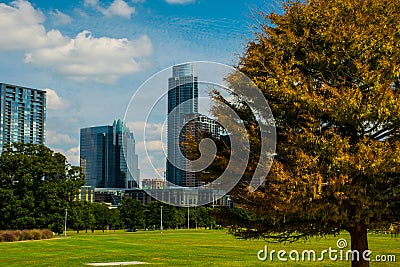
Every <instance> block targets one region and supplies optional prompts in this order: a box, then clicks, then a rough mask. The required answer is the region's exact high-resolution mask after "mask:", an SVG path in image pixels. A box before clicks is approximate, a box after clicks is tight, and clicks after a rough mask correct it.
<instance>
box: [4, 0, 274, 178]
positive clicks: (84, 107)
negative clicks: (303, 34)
mask: <svg viewBox="0 0 400 267" xmlns="http://www.w3.org/2000/svg"><path fill="white" fill-rule="evenodd" d="M261 6H264V7H263V9H265V1H263V0H258V1H255V0H252V1H235V0H231V1H228V0H110V1H97V0H82V1H65V0H56V1H44V0H32V1H22V0H18V1H3V2H0V36H2V37H1V39H0V60H1V63H0V82H5V83H11V84H16V85H22V86H27V87H33V88H39V89H45V90H47V94H48V106H47V125H46V126H47V127H46V129H47V140H46V144H47V145H48V146H49V147H50V148H52V149H54V150H56V151H59V152H62V153H63V154H64V155H66V156H67V157H68V160H69V161H70V162H71V163H72V164H74V165H78V164H79V129H80V128H83V127H89V126H94V125H107V124H111V123H112V122H113V120H114V119H116V118H122V117H123V116H124V113H125V110H126V108H127V105H128V103H129V99H130V98H131V96H132V94H133V93H134V92H135V90H136V89H137V88H138V87H139V86H140V85H141V84H142V83H143V82H144V81H145V80H146V79H147V78H148V77H150V76H151V75H152V74H154V73H156V72H158V71H160V70H162V69H164V68H167V67H169V66H171V65H174V64H178V63H182V62H188V61H197V60H201V61H215V62H219V63H224V64H228V65H233V64H235V63H237V61H238V55H239V54H241V52H242V51H243V47H244V45H245V43H246V41H247V40H248V39H249V38H252V37H253V35H252V33H251V30H250V27H249V25H250V24H251V23H252V22H253V21H254V19H253V18H252V17H251V10H256V9H257V8H260V7H261ZM267 8H273V5H272V4H271V6H270V7H267ZM131 110H137V112H141V109H140V107H134V108H132V107H131ZM130 127H131V128H132V130H133V131H137V130H138V129H139V128H140V127H143V124H142V122H135V123H134V124H131V125H130ZM135 128H136V129H135ZM152 129H153V130H154V131H155V132H157V131H159V130H160V129H159V125H152ZM137 151H138V153H139V158H141V157H143V156H144V155H143V154H142V153H143V145H142V144H140V142H138V144H137ZM139 165H140V162H139ZM140 168H141V171H142V178H150V177H151V176H154V171H153V170H151V169H150V168H149V167H148V166H140Z"/></svg>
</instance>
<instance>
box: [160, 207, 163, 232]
mask: <svg viewBox="0 0 400 267" xmlns="http://www.w3.org/2000/svg"><path fill="white" fill-rule="evenodd" d="M160 207H161V226H160V230H161V233H162V230H163V224H162V207H163V206H160Z"/></svg>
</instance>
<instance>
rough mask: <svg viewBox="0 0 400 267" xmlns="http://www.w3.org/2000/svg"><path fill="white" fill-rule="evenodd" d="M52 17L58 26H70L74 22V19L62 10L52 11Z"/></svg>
mask: <svg viewBox="0 0 400 267" xmlns="http://www.w3.org/2000/svg"><path fill="white" fill-rule="evenodd" d="M49 14H50V16H52V17H53V19H54V20H55V21H56V23H57V24H69V23H71V22H72V18H71V17H70V16H68V15H66V14H64V13H62V12H61V11H60V10H58V9H56V11H50V12H49Z"/></svg>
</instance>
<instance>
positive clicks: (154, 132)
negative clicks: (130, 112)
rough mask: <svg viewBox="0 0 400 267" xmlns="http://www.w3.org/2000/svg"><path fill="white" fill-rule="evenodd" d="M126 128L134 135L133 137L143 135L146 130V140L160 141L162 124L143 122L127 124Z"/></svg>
mask: <svg viewBox="0 0 400 267" xmlns="http://www.w3.org/2000/svg"><path fill="white" fill-rule="evenodd" d="M126 125H127V127H128V128H129V129H130V130H131V131H133V132H134V133H135V135H140V136H141V135H143V132H144V130H146V140H160V139H161V134H162V130H163V124H162V123H150V122H144V121H135V122H127V123H126Z"/></svg>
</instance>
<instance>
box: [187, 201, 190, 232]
mask: <svg viewBox="0 0 400 267" xmlns="http://www.w3.org/2000/svg"><path fill="white" fill-rule="evenodd" d="M187 221H188V230H189V229H190V225H189V205H188V220H187Z"/></svg>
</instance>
